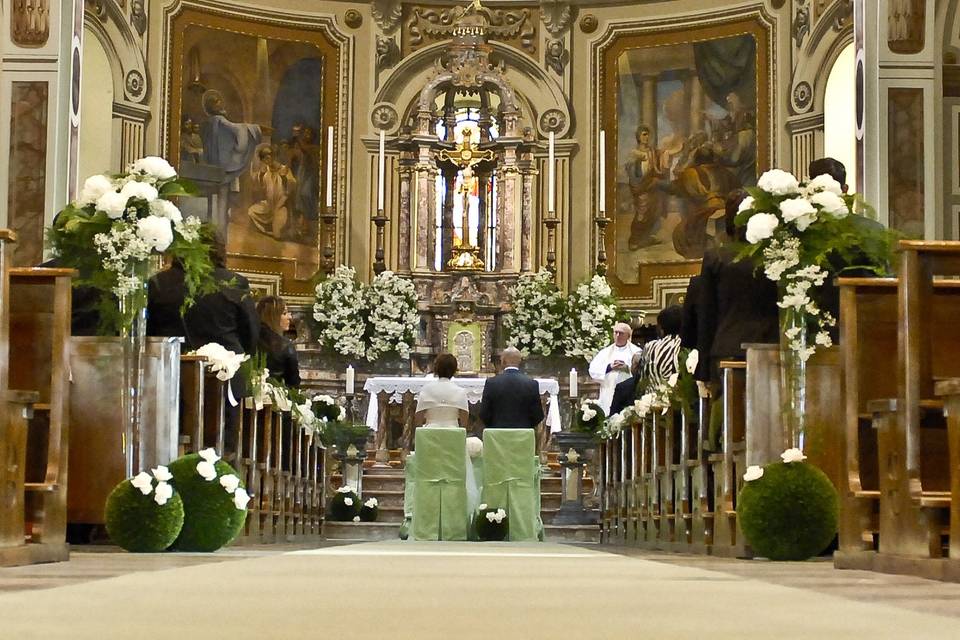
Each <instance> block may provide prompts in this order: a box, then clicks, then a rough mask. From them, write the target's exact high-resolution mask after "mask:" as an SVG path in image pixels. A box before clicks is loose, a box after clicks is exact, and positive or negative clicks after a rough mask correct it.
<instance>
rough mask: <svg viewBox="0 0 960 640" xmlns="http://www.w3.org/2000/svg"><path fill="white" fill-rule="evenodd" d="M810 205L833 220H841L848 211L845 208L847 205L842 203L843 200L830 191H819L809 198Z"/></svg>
mask: <svg viewBox="0 0 960 640" xmlns="http://www.w3.org/2000/svg"><path fill="white" fill-rule="evenodd" d="M810 202H811V204H815V205H817V206H818V207H820V208H821V209H823V210H824V211H826V212H827V213H829V214H830V215H832V216H833V217H834V218H843V217H845V216H846V215H847V214H848V213H850V210H849V209H848V208H847V203H846V202H844V201H843V198H841V197H840V196H838V195H837V194H835V193H833V192H832V191H821V192H819V193H815V194H813V195H812V196H810Z"/></svg>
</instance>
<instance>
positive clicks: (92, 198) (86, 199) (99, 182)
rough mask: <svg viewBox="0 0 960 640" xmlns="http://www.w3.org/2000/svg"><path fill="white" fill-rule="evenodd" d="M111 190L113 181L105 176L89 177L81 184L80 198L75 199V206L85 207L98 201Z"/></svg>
mask: <svg viewBox="0 0 960 640" xmlns="http://www.w3.org/2000/svg"><path fill="white" fill-rule="evenodd" d="M113 190H114V187H113V181H112V180H110V178H108V177H107V176H104V175H95V176H90V177H89V178H87V179H86V180H85V181H84V183H83V189H81V190H80V197H79V198H78V199H77V204H78V205H80V206H81V207H86V206H87V205H91V204H93V203H94V202H96V201H97V200H99V199H100V198H101V196H103V194H105V193H109V192H111V191H113Z"/></svg>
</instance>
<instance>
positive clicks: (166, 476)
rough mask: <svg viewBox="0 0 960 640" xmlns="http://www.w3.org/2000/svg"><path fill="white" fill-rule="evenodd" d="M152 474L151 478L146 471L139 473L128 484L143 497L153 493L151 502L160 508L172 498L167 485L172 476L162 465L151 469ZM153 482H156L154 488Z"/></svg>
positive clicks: (170, 490) (170, 488)
mask: <svg viewBox="0 0 960 640" xmlns="http://www.w3.org/2000/svg"><path fill="white" fill-rule="evenodd" d="M152 472H153V475H152V476H151V475H150V474H149V473H147V472H146V471H141V472H140V473H138V474H137V475H135V476H134V477H132V478H130V484H132V485H133V486H134V487H136V488H137V489H139V490H140V493H142V494H143V495H145V496H148V495H150V493H153V501H154V502H156V503H157V505H159V506H161V507H162V506H163V505H165V504H167V502H168V501H169V500H170V498H172V497H173V487H172V486H171V485H170V484H169V481H170V480H171V479H172V478H173V475H172V474H171V473H170V470H169V469H167V468H166V467H165V466H163V465H160V466H159V467H156V468H154V469H152ZM154 480H156V481H157V486H156V487H154V486H153V481H154Z"/></svg>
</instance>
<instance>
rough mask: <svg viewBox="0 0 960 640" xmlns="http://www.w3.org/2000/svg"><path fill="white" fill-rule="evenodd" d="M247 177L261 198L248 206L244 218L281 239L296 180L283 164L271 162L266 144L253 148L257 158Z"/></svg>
mask: <svg viewBox="0 0 960 640" xmlns="http://www.w3.org/2000/svg"><path fill="white" fill-rule="evenodd" d="M250 176H251V177H252V178H253V183H254V185H255V188H256V190H257V192H258V194H259V197H261V198H262V199H261V200H259V201H258V202H256V203H254V204H252V205H250V208H249V209H247V215H249V216H250V220H251V222H253V224H254V226H255V227H256V228H257V229H258V230H259V231H261V232H262V233H265V234H267V235H268V236H270V237H271V238H274V239H276V240H281V241H282V240H284V235H285V233H286V229H287V222H288V221H289V218H290V212H289V208H288V201H289V198H290V196H291V195H292V194H294V193H295V192H296V186H297V179H296V178H295V177H294V176H293V174H292V173H291V172H290V169H289V168H288V167H287V166H286V165H284V164H280V163H279V162H276V161H275V160H274V159H273V149H272V148H271V147H270V145H267V144H262V145H260V146H259V147H257V159H256V160H255V161H254V163H253V165H251V167H250Z"/></svg>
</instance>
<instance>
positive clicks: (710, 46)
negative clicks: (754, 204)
mask: <svg viewBox="0 0 960 640" xmlns="http://www.w3.org/2000/svg"><path fill="white" fill-rule="evenodd" d="M751 27H752V28H751ZM765 51H766V32H765V31H764V30H763V29H761V28H759V25H757V24H755V23H753V22H748V23H746V25H744V23H742V22H741V23H740V24H739V25H731V26H729V27H727V28H726V29H717V28H713V29H701V30H694V31H689V30H688V31H682V32H674V33H659V34H650V35H627V36H622V37H621V38H619V39H618V40H617V41H615V42H614V44H613V46H611V47H610V48H609V49H608V50H607V52H606V53H605V55H604V69H603V78H604V88H603V91H604V95H603V101H604V105H605V107H606V108H605V109H604V115H603V116H602V125H601V126H602V127H603V128H604V129H605V130H606V132H607V140H612V144H609V143H608V145H607V157H606V158H605V162H606V166H607V175H608V176H611V175H614V176H615V179H614V180H608V182H607V185H606V187H605V188H606V189H607V201H608V202H612V203H613V207H612V211H610V210H608V216H611V217H612V218H613V224H612V225H611V228H612V233H610V234H609V235H608V238H607V242H608V247H607V248H608V253H609V254H610V255H611V261H610V262H611V266H612V267H613V268H612V269H611V274H610V275H611V276H612V279H613V281H614V284H615V285H616V286H617V288H618V290H619V292H620V295H622V296H625V297H637V296H646V295H650V293H651V292H650V291H649V289H650V282H651V280H652V278H654V277H656V276H658V275H666V276H676V277H682V276H686V275H691V274H693V273H696V272H697V271H698V270H699V260H700V259H701V258H702V257H703V253H704V251H705V250H706V249H708V248H709V247H711V246H713V245H715V244H717V243H719V242H721V241H722V240H723V237H724V230H723V215H724V205H725V201H726V198H727V196H728V195H729V194H731V193H732V192H734V191H736V190H737V189H740V188H743V187H748V186H753V185H755V184H756V180H757V176H758V173H759V168H760V167H761V166H764V165H765V163H766V156H767V152H766V144H767V129H768V122H769V118H768V116H767V113H766V112H767V106H766V105H767V104H768V99H767V91H768V80H767V77H766V68H767V62H766V59H765V57H764V56H765V54H763V55H761V53H762V52H765ZM614 167H615V169H616V170H615V171H614V170H613V169H614Z"/></svg>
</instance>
